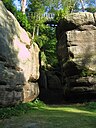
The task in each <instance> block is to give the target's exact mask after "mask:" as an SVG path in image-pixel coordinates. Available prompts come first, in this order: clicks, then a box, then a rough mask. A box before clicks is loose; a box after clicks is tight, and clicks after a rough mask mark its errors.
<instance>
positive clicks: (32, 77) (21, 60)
mask: <svg viewBox="0 0 96 128" xmlns="http://www.w3.org/2000/svg"><path fill="white" fill-rule="evenodd" d="M27 46H30V48H27ZM38 55H39V48H38V46H37V45H36V44H35V43H32V42H31V39H30V38H29V36H28V34H27V32H26V31H25V30H24V29H23V28H22V27H21V26H20V25H19V23H18V21H17V20H16V18H15V17H14V16H13V14H11V13H10V12H9V11H7V10H6V8H5V7H4V5H3V3H2V1H0V105H3V106H6V105H13V104H16V103H19V102H27V101H31V100H33V99H34V98H36V97H37V96H38V94H39V87H38V83H37V82H36V81H37V80H38V78H39V56H38Z"/></svg>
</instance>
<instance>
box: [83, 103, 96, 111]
mask: <svg viewBox="0 0 96 128" xmlns="http://www.w3.org/2000/svg"><path fill="white" fill-rule="evenodd" d="M84 106H85V107H86V108H87V109H88V110H95V111H96V102H89V103H85V105H84Z"/></svg>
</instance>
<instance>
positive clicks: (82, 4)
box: [80, 0, 85, 12]
mask: <svg viewBox="0 0 96 128" xmlns="http://www.w3.org/2000/svg"><path fill="white" fill-rule="evenodd" d="M80 3H81V6H82V11H83V12H84V11H85V8H84V2H83V0H80Z"/></svg>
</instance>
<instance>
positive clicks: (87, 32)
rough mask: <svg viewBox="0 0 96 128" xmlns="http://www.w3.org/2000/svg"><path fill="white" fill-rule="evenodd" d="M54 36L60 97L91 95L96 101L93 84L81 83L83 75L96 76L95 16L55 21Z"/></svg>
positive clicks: (70, 16) (74, 14)
mask: <svg viewBox="0 0 96 128" xmlns="http://www.w3.org/2000/svg"><path fill="white" fill-rule="evenodd" d="M56 34H57V40H58V43H57V52H58V59H59V62H60V65H61V73H62V79H63V81H62V84H63V86H64V91H65V90H66V91H65V92H64V93H66V92H67V94H68V95H69V94H72V93H73V94H75V92H76V93H77V95H78V94H79V93H78V92H80V93H81V92H82V93H83V92H86V93H87V94H89V93H88V92H90V93H91V92H93V93H94V94H95V98H96V89H95V84H96V83H93V84H92V83H90V82H87V83H86V80H85V79H86V77H87V75H85V74H86V72H90V71H91V72H92V71H93V72H96V36H95V35H96V14H92V13H88V12H80V13H72V14H70V15H68V16H66V17H65V18H64V19H62V20H60V21H59V23H58V26H57V31H56ZM84 68H85V69H86V72H85V71H84V70H85V69H84ZM90 75H92V74H90ZM75 76H77V77H75ZM71 77H72V78H71ZM83 77H85V78H83ZM66 79H67V80H66ZM81 79H83V80H84V83H86V84H83V82H82V80H81ZM92 79H93V78H92ZM94 79H95V78H94ZM69 81H70V82H69ZM73 81H74V82H73ZM77 81H79V82H78V83H79V87H78V83H77ZM73 83H74V84H73ZM82 86H84V87H82ZM89 86H90V87H89ZM81 90H82V91H81ZM84 95H85V94H84Z"/></svg>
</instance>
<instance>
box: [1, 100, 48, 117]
mask: <svg viewBox="0 0 96 128" xmlns="http://www.w3.org/2000/svg"><path fill="white" fill-rule="evenodd" d="M45 106H46V105H45V104H44V103H43V102H42V101H40V100H38V99H36V100H35V101H33V102H28V103H20V104H18V105H15V106H12V107H2V108H0V119H5V118H11V117H12V116H20V115H22V114H25V113H29V112H30V111H31V110H33V109H39V108H42V107H45Z"/></svg>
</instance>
